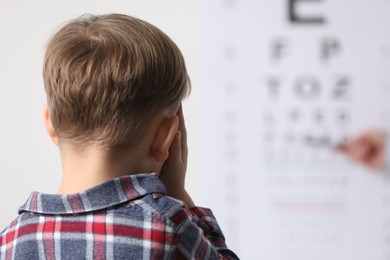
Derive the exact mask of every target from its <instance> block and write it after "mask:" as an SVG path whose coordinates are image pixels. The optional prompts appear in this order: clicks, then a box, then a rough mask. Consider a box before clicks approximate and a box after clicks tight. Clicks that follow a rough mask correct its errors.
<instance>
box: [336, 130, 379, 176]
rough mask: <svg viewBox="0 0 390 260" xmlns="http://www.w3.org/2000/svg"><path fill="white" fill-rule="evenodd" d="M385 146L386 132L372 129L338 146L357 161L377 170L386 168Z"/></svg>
mask: <svg viewBox="0 0 390 260" xmlns="http://www.w3.org/2000/svg"><path fill="white" fill-rule="evenodd" d="M385 146H386V134H385V132H383V131H371V132H367V133H364V134H362V135H360V136H358V137H356V138H353V139H352V140H350V141H348V142H347V143H345V144H342V145H339V146H338V147H337V148H338V150H340V151H342V152H344V153H346V154H347V155H349V156H350V157H351V158H352V159H353V160H355V161H358V162H361V163H363V164H364V165H367V166H369V167H371V168H374V169H377V170H384V168H385V164H386V162H385Z"/></svg>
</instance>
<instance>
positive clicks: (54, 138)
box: [43, 103, 58, 145]
mask: <svg viewBox="0 0 390 260" xmlns="http://www.w3.org/2000/svg"><path fill="white" fill-rule="evenodd" d="M43 123H44V125H45V128H46V131H47V133H48V134H49V136H50V138H51V140H52V141H53V143H54V144H56V145H58V136H57V134H56V131H55V130H54V127H53V125H52V124H51V121H50V117H49V108H48V106H47V103H45V105H44V106H43Z"/></svg>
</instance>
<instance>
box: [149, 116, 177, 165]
mask: <svg viewBox="0 0 390 260" xmlns="http://www.w3.org/2000/svg"><path fill="white" fill-rule="evenodd" d="M178 126H179V118H178V117H177V116H172V117H169V118H164V119H163V120H162V121H161V123H160V125H159V126H158V128H157V130H156V133H155V135H154V139H153V142H152V146H151V151H152V155H153V157H154V160H155V161H157V162H159V163H163V162H164V161H165V160H166V159H167V158H168V156H169V147H170V146H171V143H172V140H173V138H174V137H175V135H176V133H177V129H178Z"/></svg>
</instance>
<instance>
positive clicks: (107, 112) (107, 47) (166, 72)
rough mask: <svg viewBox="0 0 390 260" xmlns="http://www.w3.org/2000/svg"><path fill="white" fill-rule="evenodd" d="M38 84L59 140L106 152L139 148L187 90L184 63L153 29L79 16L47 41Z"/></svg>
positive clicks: (125, 19) (116, 17)
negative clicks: (93, 145) (158, 118)
mask: <svg viewBox="0 0 390 260" xmlns="http://www.w3.org/2000/svg"><path fill="white" fill-rule="evenodd" d="M43 78H44V83H45V90H46V94H47V101H48V106H49V117H50V120H51V122H52V125H53V127H54V129H55V131H56V134H57V136H58V138H59V140H60V143H61V141H69V142H71V143H72V144H75V145H79V146H82V145H84V144H86V143H90V142H92V143H97V144H99V145H101V146H102V147H105V148H112V147H117V146H118V147H120V146H127V145H132V144H135V143H137V141H138V140H139V139H140V138H142V134H143V132H144V131H145V130H146V129H147V127H148V125H149V124H150V122H151V121H152V120H153V119H154V118H155V116H156V114H158V113H159V112H160V111H162V110H163V109H171V110H172V111H174V109H176V108H177V107H178V106H179V104H180V102H181V100H182V99H183V98H184V97H185V96H186V95H188V93H189V90H190V83H189V78H188V75H187V71H186V67H185V63H184V59H183V57H182V54H181V52H180V50H179V49H178V47H177V46H176V45H175V43H174V42H173V41H172V40H171V39H170V38H169V37H168V36H167V35H166V34H164V33H163V32H162V31H161V30H159V29H158V28H156V27H155V26H153V25H151V24H149V23H147V22H145V21H142V20H139V19H136V18H133V17H130V16H126V15H121V14H109V15H102V16H93V15H88V16H82V17H80V18H78V19H75V20H73V21H71V22H69V23H68V24H66V25H65V26H63V27H62V28H61V29H60V30H59V31H58V32H57V33H56V34H55V35H54V36H53V37H52V38H51V40H50V42H49V44H48V46H47V49H46V54H45V60H44V68H43Z"/></svg>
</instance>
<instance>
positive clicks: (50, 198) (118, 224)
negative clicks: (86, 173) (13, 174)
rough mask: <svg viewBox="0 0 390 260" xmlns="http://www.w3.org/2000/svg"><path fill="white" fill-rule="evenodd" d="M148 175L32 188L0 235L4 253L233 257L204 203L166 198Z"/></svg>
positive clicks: (87, 256)
mask: <svg viewBox="0 0 390 260" xmlns="http://www.w3.org/2000/svg"><path fill="white" fill-rule="evenodd" d="M164 194H165V188H164V186H163V184H162V183H161V182H160V180H159V179H158V177H157V176H154V175H153V174H137V175H129V176H124V177H120V178H116V179H113V180H110V181H107V182H105V183H103V184H100V185H98V186H96V187H94V188H91V189H88V190H86V191H84V192H81V193H77V194H71V195H51V194H42V193H38V192H33V193H32V194H31V196H30V197H29V199H28V200H27V202H26V203H25V204H24V205H23V206H22V207H21V208H20V209H19V214H20V215H19V216H18V218H16V219H15V220H14V221H13V222H12V223H11V224H10V225H9V226H8V227H6V229H5V230H4V231H3V232H2V233H0V248H1V250H0V260H3V259H4V260H8V259H237V256H236V255H235V254H234V253H233V252H232V251H230V250H229V249H227V247H226V244H225V240H224V237H223V234H222V232H221V230H220V228H219V226H218V224H217V222H216V220H215V218H214V216H213V214H212V212H211V211H210V210H209V209H204V208H192V209H188V208H186V207H185V205H184V204H183V202H181V201H178V200H176V199H173V198H171V197H168V196H165V195H164Z"/></svg>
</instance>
